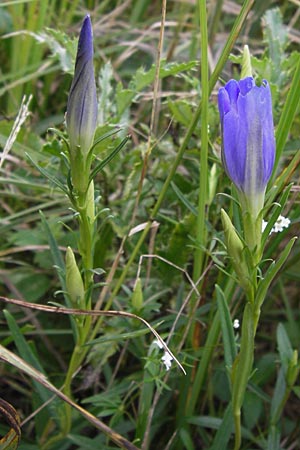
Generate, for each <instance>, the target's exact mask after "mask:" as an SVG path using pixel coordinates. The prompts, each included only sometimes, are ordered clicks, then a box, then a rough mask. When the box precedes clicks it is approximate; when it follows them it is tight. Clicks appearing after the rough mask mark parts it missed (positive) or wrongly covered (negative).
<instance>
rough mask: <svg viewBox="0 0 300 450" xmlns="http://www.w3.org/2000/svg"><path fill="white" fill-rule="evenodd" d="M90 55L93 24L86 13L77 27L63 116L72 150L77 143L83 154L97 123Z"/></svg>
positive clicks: (91, 138)
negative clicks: (65, 112) (69, 84)
mask: <svg viewBox="0 0 300 450" xmlns="http://www.w3.org/2000/svg"><path fill="white" fill-rule="evenodd" d="M93 55H94V51H93V33H92V24H91V19H90V16H89V15H87V16H86V17H85V19H84V21H83V24H82V28H81V31H80V36H79V42H78V49H77V56H76V63H75V73H74V78H73V81H72V85H71V89H70V93H69V98H68V105H67V117H66V123H67V131H68V135H69V139H70V149H71V152H76V151H77V147H78V146H80V149H81V152H82V153H83V154H87V153H88V151H89V149H90V148H91V146H92V144H93V140H94V134H95V130H96V125H97V109H98V106H97V95H96V84H95V76H94V65H93Z"/></svg>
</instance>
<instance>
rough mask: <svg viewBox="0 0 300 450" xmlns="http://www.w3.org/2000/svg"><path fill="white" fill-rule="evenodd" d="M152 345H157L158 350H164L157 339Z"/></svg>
mask: <svg viewBox="0 0 300 450" xmlns="http://www.w3.org/2000/svg"><path fill="white" fill-rule="evenodd" d="M153 344H154V345H157V347H158V348H160V349H162V348H164V346H163V345H162V343H161V342H160V341H159V340H158V339H155V341H153Z"/></svg>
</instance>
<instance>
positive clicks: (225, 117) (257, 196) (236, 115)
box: [218, 77, 275, 217]
mask: <svg viewBox="0 0 300 450" xmlns="http://www.w3.org/2000/svg"><path fill="white" fill-rule="evenodd" d="M218 102H219V111H220V118H221V127H222V140H223V145H222V160H223V164H224V167H225V170H226V172H227V174H228V176H229V178H230V179H231V180H232V182H233V183H234V184H235V186H236V187H237V189H238V191H239V192H240V193H241V194H242V197H244V202H245V204H246V205H247V209H248V211H249V213H250V214H251V215H252V216H253V217H257V216H258V214H259V212H260V211H261V209H262V208H263V204H264V195H265V190H266V186H267V183H268V181H269V179H270V176H271V173H272V169H273V165H274V158H275V138H274V126H273V116H272V101H271V92H270V87H269V84H268V82H267V81H265V80H264V81H263V83H262V85H261V86H256V84H255V81H254V79H253V78H252V77H247V78H244V79H242V80H240V81H235V80H230V81H229V82H228V83H227V84H226V85H225V87H223V88H221V89H220V91H219V96H218Z"/></svg>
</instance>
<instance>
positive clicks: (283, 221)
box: [262, 216, 291, 234]
mask: <svg viewBox="0 0 300 450" xmlns="http://www.w3.org/2000/svg"><path fill="white" fill-rule="evenodd" d="M290 223H291V221H290V219H289V218H288V217H284V216H279V217H278V219H277V220H276V222H275V224H274V227H273V228H272V229H271V231H270V234H271V233H281V231H283V229H284V228H288V227H289V226H290ZM267 225H268V222H266V221H265V220H263V221H262V232H264V231H265V228H266V226H267Z"/></svg>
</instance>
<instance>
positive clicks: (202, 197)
mask: <svg viewBox="0 0 300 450" xmlns="http://www.w3.org/2000/svg"><path fill="white" fill-rule="evenodd" d="M198 9H199V23H200V39H201V149H200V180H199V181H200V183H199V195H198V215H197V227H196V243H197V249H196V251H195V255H194V273H193V280H194V282H195V281H196V280H198V278H199V277H200V274H201V272H202V269H203V262H204V256H205V250H204V249H205V246H206V236H207V233H206V226H205V220H206V215H207V214H206V205H207V186H208V99H209V84H208V53H207V52H208V35H207V13H206V0H198ZM192 307H193V304H192V305H191V308H192Z"/></svg>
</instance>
